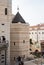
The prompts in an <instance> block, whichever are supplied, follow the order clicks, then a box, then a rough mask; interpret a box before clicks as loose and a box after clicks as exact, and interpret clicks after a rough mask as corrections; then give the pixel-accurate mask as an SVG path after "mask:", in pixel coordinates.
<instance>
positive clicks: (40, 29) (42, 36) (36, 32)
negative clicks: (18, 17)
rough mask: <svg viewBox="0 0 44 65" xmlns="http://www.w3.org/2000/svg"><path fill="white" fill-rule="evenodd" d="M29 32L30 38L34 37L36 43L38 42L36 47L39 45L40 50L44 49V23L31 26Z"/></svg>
mask: <svg viewBox="0 0 44 65" xmlns="http://www.w3.org/2000/svg"><path fill="white" fill-rule="evenodd" d="M29 34H30V39H32V41H33V42H34V43H35V45H36V44H37V45H36V48H37V47H38V48H39V49H38V50H39V51H44V47H43V46H44V45H42V44H44V24H38V25H35V26H30V27H29ZM41 46H42V47H41ZM33 48H34V47H33Z"/></svg>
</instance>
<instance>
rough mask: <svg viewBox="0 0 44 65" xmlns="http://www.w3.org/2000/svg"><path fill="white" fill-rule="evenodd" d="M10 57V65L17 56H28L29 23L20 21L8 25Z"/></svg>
mask: <svg viewBox="0 0 44 65" xmlns="http://www.w3.org/2000/svg"><path fill="white" fill-rule="evenodd" d="M10 43H11V44H10V59H11V65H12V64H13V65H14V63H15V60H14V58H15V59H16V58H17V57H18V56H21V57H25V58H27V57H29V25H28V24H22V23H15V24H11V27H10Z"/></svg>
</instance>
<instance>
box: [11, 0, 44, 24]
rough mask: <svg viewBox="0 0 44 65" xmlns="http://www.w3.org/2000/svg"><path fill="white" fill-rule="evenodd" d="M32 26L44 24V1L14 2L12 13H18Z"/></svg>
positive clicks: (20, 0) (24, 0) (15, 0)
mask: <svg viewBox="0 0 44 65" xmlns="http://www.w3.org/2000/svg"><path fill="white" fill-rule="evenodd" d="M17 7H19V13H20V14H21V16H22V17H23V19H24V20H25V21H26V22H27V23H29V24H30V25H36V24H42V23H44V0H12V13H13V14H15V15H16V13H17V12H18V10H17Z"/></svg>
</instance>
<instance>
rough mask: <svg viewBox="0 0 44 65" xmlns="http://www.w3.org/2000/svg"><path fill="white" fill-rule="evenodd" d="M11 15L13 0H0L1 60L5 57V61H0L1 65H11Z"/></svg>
mask: <svg viewBox="0 0 44 65" xmlns="http://www.w3.org/2000/svg"><path fill="white" fill-rule="evenodd" d="M11 15H12V0H0V58H1V57H2V56H4V59H1V60H0V65H6V64H7V65H10V23H11V19H12V18H11ZM3 41H4V42H3ZM2 42H3V43H4V44H3V43H2ZM6 42H7V43H8V47H7V48H6V47H5V46H6V45H5V44H6ZM3 46H4V47H3ZM5 48H6V52H5ZM3 60H4V61H3Z"/></svg>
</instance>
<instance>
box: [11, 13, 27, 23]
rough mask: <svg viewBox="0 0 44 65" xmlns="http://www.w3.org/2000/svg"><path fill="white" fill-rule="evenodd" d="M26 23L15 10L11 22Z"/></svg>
mask: <svg viewBox="0 0 44 65" xmlns="http://www.w3.org/2000/svg"><path fill="white" fill-rule="evenodd" d="M18 22H21V23H26V22H25V21H24V19H23V18H22V16H21V15H20V13H19V12H17V14H16V16H15V17H14V18H13V20H12V23H18Z"/></svg>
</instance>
